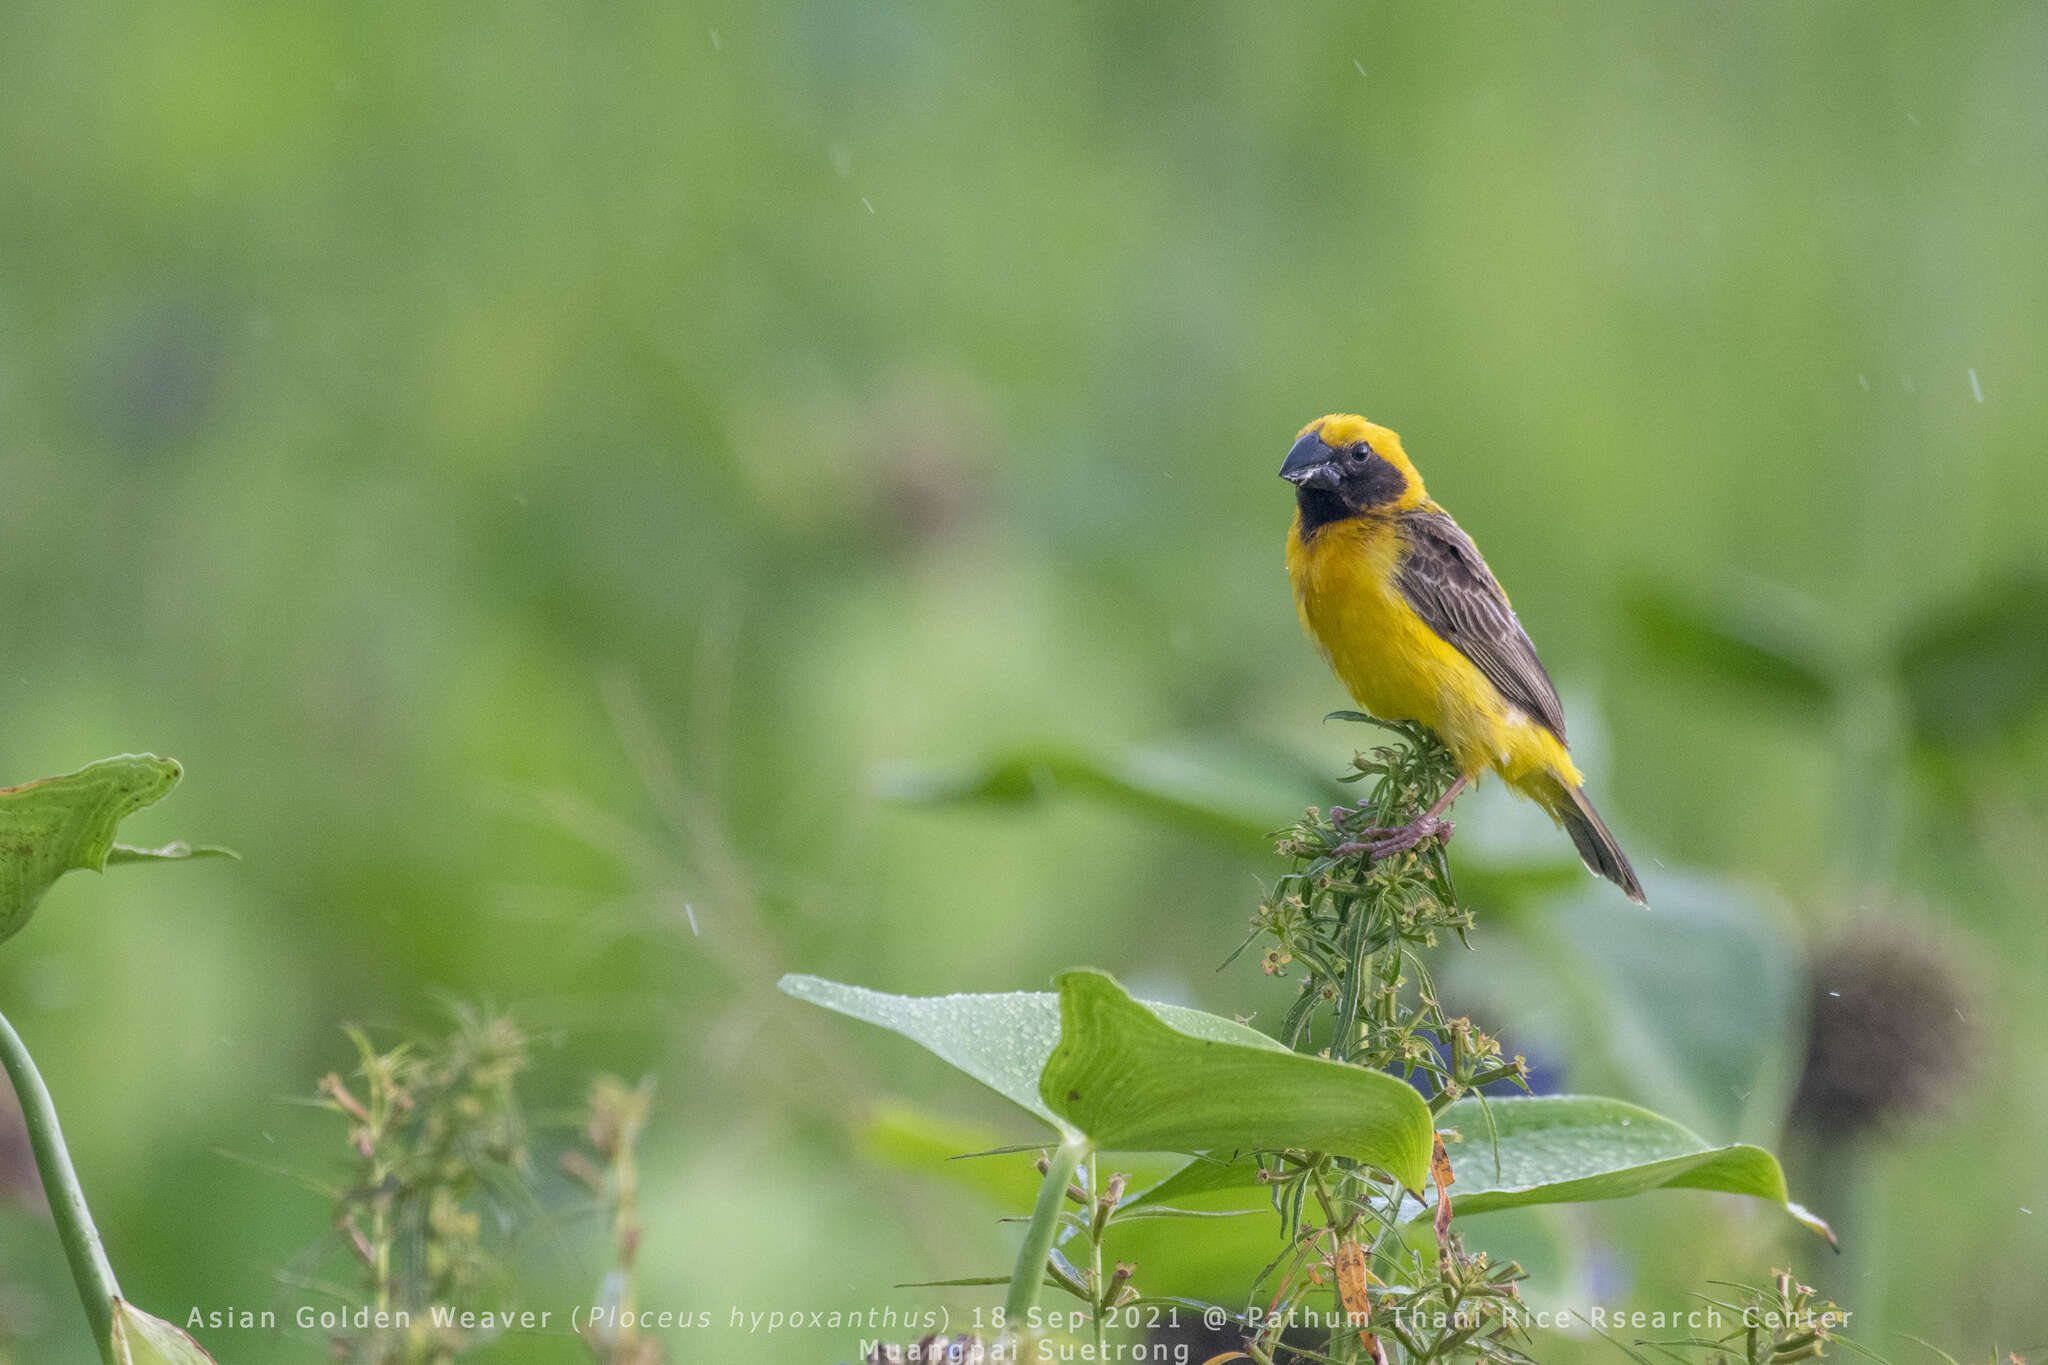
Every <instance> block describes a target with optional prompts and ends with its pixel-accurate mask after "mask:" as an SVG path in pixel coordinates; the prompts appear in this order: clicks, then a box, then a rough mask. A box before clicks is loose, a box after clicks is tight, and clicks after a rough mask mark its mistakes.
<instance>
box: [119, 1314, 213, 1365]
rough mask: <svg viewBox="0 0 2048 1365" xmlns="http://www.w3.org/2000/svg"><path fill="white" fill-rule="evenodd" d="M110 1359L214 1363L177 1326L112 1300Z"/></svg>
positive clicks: (136, 1363)
mask: <svg viewBox="0 0 2048 1365" xmlns="http://www.w3.org/2000/svg"><path fill="white" fill-rule="evenodd" d="M114 1359H115V1361H116V1362H118V1365H218V1362H216V1361H215V1360H214V1358H213V1357H212V1356H210V1355H208V1354H207V1353H206V1352H205V1351H203V1350H201V1349H200V1347H199V1343H198V1342H196V1341H194V1340H192V1338H191V1337H190V1336H189V1335H188V1334H187V1333H186V1332H185V1330H184V1329H183V1328H181V1327H174V1326H172V1325H171V1324H170V1323H168V1322H165V1321H164V1320H163V1319H162V1318H155V1317H151V1316H150V1315H149V1314H147V1313H145V1312H143V1311H142V1310H141V1309H140V1308H137V1307H136V1306H135V1305H134V1304H132V1303H129V1302H127V1301H126V1300H123V1299H115V1300H114Z"/></svg>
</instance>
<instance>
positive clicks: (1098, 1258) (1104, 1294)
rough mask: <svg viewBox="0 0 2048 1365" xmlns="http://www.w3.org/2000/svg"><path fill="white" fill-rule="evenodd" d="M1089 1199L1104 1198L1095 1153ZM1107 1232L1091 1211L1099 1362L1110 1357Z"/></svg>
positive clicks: (1092, 1283) (1091, 1286)
mask: <svg viewBox="0 0 2048 1365" xmlns="http://www.w3.org/2000/svg"><path fill="white" fill-rule="evenodd" d="M1088 1197H1089V1198H1090V1199H1096V1200H1099V1199H1101V1198H1102V1186H1101V1185H1099V1184H1098V1183H1096V1172H1095V1153H1093V1152H1090V1153H1089V1154H1088ZM1107 1230H1108V1224H1107V1223H1106V1222H1105V1221H1104V1220H1103V1218H1102V1216H1101V1215H1100V1214H1098V1213H1097V1212H1095V1210H1093V1209H1091V1210H1090V1211H1089V1218H1088V1241H1089V1243H1090V1250H1091V1252H1092V1253H1093V1258H1094V1259H1093V1262H1092V1264H1091V1266H1090V1269H1091V1270H1092V1271H1093V1272H1094V1274H1093V1276H1092V1277H1091V1278H1090V1280H1089V1282H1088V1288H1089V1292H1090V1293H1092V1294H1094V1296H1095V1312H1094V1314H1093V1315H1092V1316H1093V1317H1094V1319H1095V1324H1094V1325H1095V1357H1096V1359H1098V1360H1107V1359H1108V1356H1107V1355H1105V1354H1104V1353H1103V1323H1102V1319H1103V1314H1104V1311H1105V1310H1106V1309H1107V1307H1108V1303H1109V1285H1108V1284H1107V1283H1106V1282H1105V1281H1104V1280H1103V1278H1102V1235H1103V1233H1104V1232H1106V1231H1107Z"/></svg>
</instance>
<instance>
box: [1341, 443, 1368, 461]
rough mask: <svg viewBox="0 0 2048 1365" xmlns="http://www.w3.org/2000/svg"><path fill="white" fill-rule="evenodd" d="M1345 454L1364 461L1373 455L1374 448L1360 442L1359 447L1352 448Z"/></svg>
mask: <svg viewBox="0 0 2048 1365" xmlns="http://www.w3.org/2000/svg"><path fill="white" fill-rule="evenodd" d="M1344 453H1345V454H1346V455H1349V456H1350V457H1351V458H1352V459H1354V460H1363V459H1365V458H1366V457H1367V456H1368V455H1371V454H1372V447H1371V446H1369V445H1367V444H1366V443H1365V442H1364V441H1360V442H1359V443H1358V444H1357V445H1355V446H1352V447H1351V448H1350V449H1349V450H1347V451H1345V452H1344Z"/></svg>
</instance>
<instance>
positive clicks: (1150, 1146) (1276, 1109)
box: [782, 971, 1430, 1188]
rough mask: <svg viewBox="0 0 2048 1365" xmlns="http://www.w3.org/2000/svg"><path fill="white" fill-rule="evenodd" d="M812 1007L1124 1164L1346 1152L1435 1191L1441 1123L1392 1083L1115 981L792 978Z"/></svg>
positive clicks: (1091, 977)
mask: <svg viewBox="0 0 2048 1365" xmlns="http://www.w3.org/2000/svg"><path fill="white" fill-rule="evenodd" d="M782 989H783V990H784V991H786V992H787V993H789V994H790V995H793V996H795V997H797V998H798V999H801V1000H809V1001H811V1002H812V1003H814V1004H819V1005H823V1006H824V1007H825V1008H827V1009H832V1010H837V1011H838V1012H840V1013H842V1014H848V1015H852V1016H853V1017H854V1018H857V1019H866V1020H868V1021H869V1022H870V1023H876V1024H880V1025H881V1026H882V1027H884V1028H888V1029H892V1030H894V1031H895V1032H897V1033H901V1034H903V1035H904V1036H905V1037H907V1038H910V1039H912V1040H913V1041H915V1042H917V1043H919V1044H921V1045H923V1046H924V1047H925V1048H927V1049H928V1050H930V1051H931V1052H933V1053H935V1054H936V1055H938V1056H939V1057H941V1058H943V1059H944V1060H946V1061H947V1062H950V1063H951V1064H952V1065H954V1066H956V1067H958V1068H959V1069H960V1070H962V1071H965V1072H966V1073H967V1074H968V1075H970V1076H973V1077H974V1078H975V1079H976V1080H978V1081H980V1082H982V1084H984V1085H987V1086H988V1087H989V1088H991V1089H993V1090H995V1091H996V1092H998V1093H999V1094H1002V1095H1004V1096H1006V1097H1008V1098H1009V1099H1011V1100H1013V1101H1015V1102H1016V1103H1017V1104H1019V1105H1021V1106H1022V1107H1024V1108H1025V1109H1028V1110H1030V1111H1031V1112H1032V1113H1034V1114H1036V1115H1038V1116H1039V1117H1040V1118H1043V1119H1045V1120H1046V1121H1047V1122H1049V1123H1051V1124H1053V1125H1054V1126H1056V1127H1057V1128H1059V1129H1060V1131H1061V1132H1062V1133H1063V1134H1065V1135H1068V1136H1071V1137H1078V1138H1084V1139H1086V1140H1087V1141H1088V1142H1090V1143H1092V1144H1093V1145H1094V1146H1095V1147H1097V1148H1099V1149H1103V1150H1111V1151H1165V1152H1201V1151H1220V1152H1234V1151H1237V1150H1240V1149H1249V1148H1252V1147H1308V1148H1315V1149H1317V1150H1322V1151H1331V1152H1339V1153H1342V1154H1343V1155H1345V1156H1350V1157H1353V1158H1355V1159H1357V1160H1359V1161H1364V1162H1368V1163H1370V1164H1372V1165H1375V1166H1378V1167H1380V1168H1382V1169H1383V1170H1386V1171H1388V1172H1389V1173H1391V1174H1393V1175H1394V1176H1396V1177H1397V1178H1399V1179H1401V1180H1402V1181H1404V1182H1406V1183H1407V1184H1408V1185H1409V1186H1410V1187H1411V1188H1420V1187H1421V1185H1422V1182H1423V1178H1424V1176H1425V1174H1426V1172H1427V1169H1428V1163H1429V1148H1430V1126H1429V1109H1428V1106H1427V1105H1425V1104H1424V1103H1423V1102H1422V1099H1421V1097H1420V1096H1419V1095H1417V1094H1416V1093H1415V1091H1414V1090H1413V1089H1411V1088H1410V1087H1408V1086H1406V1085H1404V1084H1402V1083H1401V1082H1400V1081H1397V1080H1395V1079H1394V1078H1393V1077H1391V1076H1384V1075H1380V1074H1379V1073H1377V1072H1371V1071H1365V1070H1361V1069H1360V1068H1357V1067H1351V1066H1345V1065H1343V1064H1342V1063H1339V1062H1328V1061H1323V1060H1321V1059H1320V1058H1315V1057H1304V1056H1299V1055H1297V1054H1295V1053H1293V1052H1290V1051H1288V1050H1287V1049H1286V1048H1285V1047H1283V1046H1282V1045H1281V1044H1279V1043H1277V1042H1275V1041H1274V1040H1273V1039H1271V1038H1268V1037H1266V1036H1265V1035H1264V1034H1262V1033H1260V1032H1258V1031H1257V1030H1255V1029H1251V1028H1247V1027H1246V1026H1245V1025H1243V1024H1239V1023H1236V1022H1235V1021H1233V1020H1229V1019H1224V1018H1220V1017H1218V1016H1216V1015H1213V1014H1205V1013H1203V1012H1202V1011H1200V1010H1191V1009H1185V1008H1181V1007H1178V1006H1172V1005H1152V1004H1144V1003H1141V1002H1139V1001H1136V1000H1133V999H1132V998H1131V997H1130V996H1128V995H1126V994H1125V993H1124V991H1123V988H1122V987H1120V986H1118V985H1117V984H1116V982H1115V981H1113V980H1111V979H1110V978H1109V977H1108V976H1106V975H1104V974H1103V973H1101V972H1093V971H1074V972H1068V973H1066V974H1065V975H1063V976H1062V977H1061V978H1060V994H1059V995H1057V996H1053V995H1047V994H1042V993H1021V992H1020V993H1016V994H1010V995H950V996H932V997H921V998H920V997H911V996H900V995H887V994H884V993H882V992H880V991H869V990H863V989H861V988H860V987H858V986H845V985H840V984H838V983H837V982H831V981H822V980H820V979H819V978H817V977H810V976H788V977H784V978H783V980H782Z"/></svg>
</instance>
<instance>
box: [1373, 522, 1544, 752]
mask: <svg viewBox="0 0 2048 1365" xmlns="http://www.w3.org/2000/svg"><path fill="white" fill-rule="evenodd" d="M1401 526H1402V529H1403V530H1404V531H1405V532H1406V540H1407V550H1408V553H1407V555H1406V556H1405V557H1404V558H1403V560H1402V563H1401V567H1400V570H1399V572H1398V573H1397V574H1396V575H1395V584H1396V586H1398V587H1399V588H1400V590H1401V596H1402V597H1403V598H1405V599H1406V600H1407V602H1408V605H1409V606H1411V607H1413V608H1414V609H1415V614H1416V615H1418V616H1420V617H1421V618H1422V619H1423V620H1424V621H1425V622H1426V623H1428V625H1429V628H1430V629H1431V630H1433V631H1435V632H1436V633H1437V634H1438V635H1440V636H1442V637H1443V639H1444V642H1445V643H1446V644H1449V645H1450V646H1451V647H1452V648H1454V649H1456V650H1457V651H1458V652H1459V653H1460V654H1462V655H1464V656H1465V657H1466V658H1468V659H1470V660H1471V661H1472V663H1473V664H1474V665H1475V666H1476V667H1477V668H1478V669H1479V671H1480V672H1481V673H1483V674H1484V675H1485V676H1486V680H1487V681H1488V682H1490V683H1492V684H1493V685H1494V687H1495V688H1496V689H1498V691H1499V692H1500V694H1501V695H1502V696H1503V697H1505V698H1507V700H1508V701H1509V702H1510V703H1511V704H1512V705H1515V706H1518V707H1520V708H1521V709H1522V710H1523V711H1525V712H1527V713H1528V714H1529V716H1530V717H1532V718H1533V719H1535V720H1536V721H1537V722H1539V723H1540V724H1541V725H1542V726H1543V728H1545V729H1546V730H1548V731H1550V733H1552V734H1553V735H1556V736H1557V737H1558V739H1560V740H1562V739H1563V738H1564V707H1563V706H1561V705H1559V704H1558V700H1557V689H1556V688H1555V687H1553V686H1551V682H1550V675H1549V674H1548V673H1546V672H1544V671H1543V661H1542V660H1541V659H1538V658H1537V657H1536V646H1535V645H1533V644H1531V643H1529V636H1528V633H1527V632H1526V631H1524V630H1523V629H1522V623H1521V622H1520V621H1519V620H1517V619H1516V618H1515V609H1514V608H1513V607H1511V606H1509V605H1508V595H1507V594H1506V593H1504V592H1502V591H1501V589H1500V584H1499V583H1497V582H1495V581H1494V577H1493V571H1492V570H1491V569H1488V568H1487V567H1486V561H1485V560H1484V559H1482V558H1480V557H1479V547H1478V546H1476V545H1474V544H1473V543H1472V538H1471V537H1470V536H1468V535H1466V534H1465V532H1464V530H1463V528H1461V527H1460V526H1459V525H1458V523H1457V522H1455V521H1452V520H1451V518H1450V514H1449V513H1447V512H1438V511H1430V512H1411V513H1408V514H1407V515H1406V516H1404V517H1402V518H1401Z"/></svg>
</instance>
